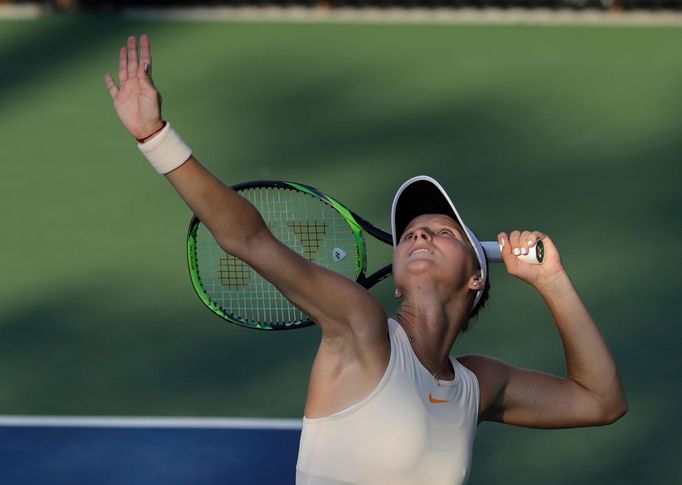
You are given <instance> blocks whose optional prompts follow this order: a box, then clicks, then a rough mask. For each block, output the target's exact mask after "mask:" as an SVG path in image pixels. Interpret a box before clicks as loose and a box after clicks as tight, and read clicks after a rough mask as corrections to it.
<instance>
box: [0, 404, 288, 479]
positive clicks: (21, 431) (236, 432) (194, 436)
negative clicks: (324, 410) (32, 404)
mask: <svg viewBox="0 0 682 485" xmlns="http://www.w3.org/2000/svg"><path fill="white" fill-rule="evenodd" d="M300 435H301V422H300V421H298V420H280V419H263V420H252V419H205V418H201V419H175V418H57V417H0V484H2V485H37V484H40V485H43V484H50V485H61V484H64V485H66V484H69V485H81V484H82V485H85V484H87V485H93V484H97V485H108V484H112V485H113V484H116V485H122V484H123V485H125V484H146V485H161V484H164V485H165V484H212V485H215V484H292V483H294V480H295V475H296V471H295V468H296V457H297V454H298V442H299V438H300Z"/></svg>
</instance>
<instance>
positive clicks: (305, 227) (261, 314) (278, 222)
mask: <svg viewBox="0 0 682 485" xmlns="http://www.w3.org/2000/svg"><path fill="white" fill-rule="evenodd" d="M232 189H233V190H235V191H236V192H238V193H239V195H241V196H242V197H244V198H245V199H247V200H248V201H249V202H250V203H251V204H253V205H254V206H255V207H256V209H258V211H259V212H260V214H261V216H262V217H263V219H264V221H265V224H266V225H267V226H268V229H269V230H270V231H271V232H272V234H273V235H274V236H275V237H276V238H277V239H279V240H280V241H281V242H282V243H283V244H285V245H287V246H288V247H289V248H291V249H292V250H294V251H296V252H297V253H298V254H300V255H301V256H303V257H304V258H306V259H308V260H309V261H312V262H314V263H315V264H319V265H321V266H323V267H325V268H327V269H330V270H332V271H335V272H337V273H340V274H342V275H343V276H346V277H347V278H350V279H352V280H355V281H356V282H358V283H359V284H360V285H362V286H364V287H365V288H371V287H372V286H374V285H376V284H377V283H379V282H380V281H381V280H383V279H384V278H386V277H387V276H389V275H390V274H391V264H387V265H386V266H384V267H382V268H380V269H379V270H377V271H375V272H374V273H372V274H371V275H367V252H366V249H365V234H369V235H371V236H372V237H374V238H376V239H377V240H379V241H381V242H384V243H386V244H388V245H393V239H392V236H391V234H390V233H389V232H386V231H384V230H382V229H379V228H378V227H376V226H374V225H373V224H371V223H370V222H368V221H366V220H365V219H363V218H362V217H360V216H359V215H357V214H356V213H355V212H353V211H351V210H350V209H348V208H347V207H345V206H344V205H343V204H341V203H340V202H339V201H337V200H336V199H333V198H332V197H330V196H329V195H326V194H324V193H323V192H321V191H319V190H317V189H315V188H313V187H310V186H307V185H304V184H300V183H294V182H282V181H270V180H260V181H254V182H245V183H241V184H238V185H235V186H233V187H232ZM482 245H483V247H484V250H485V252H486V256H487V258H488V260H489V261H491V262H495V261H501V260H502V257H501V252H500V246H499V244H498V243H497V241H491V242H484V243H482ZM536 247H537V251H538V255H541V252H542V247H541V241H540V242H538V246H536ZM532 249H535V248H532ZM529 256H530V255H527V256H526V257H529ZM187 258H188V263H189V271H190V276H191V280H192V285H193V286H194V289H195V291H196V293H197V295H198V296H199V298H200V299H201V301H202V302H203V303H204V304H205V305H206V306H207V307H208V308H209V309H211V311H213V312H214V313H215V314H216V315H219V316H220V317H222V318H224V319H225V320H227V321H228V322H231V323H235V324H237V325H241V326H243V327H247V328H253V329H261V330H289V329H295V328H303V327H307V326H309V325H312V324H313V323H314V322H313V321H311V320H310V318H309V317H308V315H306V314H305V313H303V312H302V311H301V310H300V309H298V308H297V307H296V306H295V305H293V304H292V303H291V302H289V300H287V299H286V298H285V297H284V296H283V295H282V294H281V293H280V292H279V291H278V290H277V288H275V286H274V285H273V284H272V283H270V282H269V281H267V280H265V279H264V278H263V277H261V276H260V275H259V274H258V273H257V272H256V271H254V270H253V269H252V268H251V267H250V266H248V265H247V264H246V263H244V262H242V261H241V260H239V259H238V258H236V257H234V256H232V255H230V254H228V253H226V252H225V251H224V250H223V249H222V248H221V247H220V246H219V245H218V243H217V242H216V241H215V239H214V238H213V236H212V235H211V233H210V232H209V231H208V229H207V228H206V226H204V225H203V224H202V223H201V221H200V220H199V219H198V218H197V217H196V216H194V217H192V220H191V221H190V225H189V230H188V232H187Z"/></svg>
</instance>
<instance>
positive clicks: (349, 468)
mask: <svg viewBox="0 0 682 485" xmlns="http://www.w3.org/2000/svg"><path fill="white" fill-rule="evenodd" d="M388 331H389V337H390V341H391V357H390V359H389V363H388V367H387V368H386V372H385V373H384V376H383V377H382V378H381V381H380V382H379V384H378V385H377V387H376V388H375V389H374V390H373V391H372V392H371V393H370V394H369V395H368V396H367V397H365V398H364V399H363V400H362V401H360V402H359V403H357V404H354V405H353V406H351V407H349V408H347V409H345V410H343V411H339V412H338V413H335V414H333V415H331V416H328V417H324V418H316V419H308V418H303V432H302V434H301V443H300V447H299V452H298V463H297V465H296V484H297V485H340V484H363V485H364V484H367V485H384V484H386V485H389V484H390V485H403V484H405V485H407V484H411V485H422V484H429V485H438V484H447V485H453V484H461V483H464V482H465V481H466V479H467V478H468V475H469V469H470V466H471V450H472V447H473V443H474V435H475V432H476V424H477V421H478V399H479V389H478V380H477V379H476V376H475V375H474V374H473V372H471V371H470V370H469V369H467V368H466V367H464V366H463V365H462V364H460V363H459V362H458V361H457V360H456V359H454V358H452V357H450V361H451V362H452V365H453V367H454V369H455V378H454V380H452V381H438V382H436V380H435V379H434V378H433V375H432V374H431V373H430V372H429V371H428V370H427V369H426V368H425V367H424V366H423V365H422V364H421V362H419V360H418V359H417V357H416V356H415V354H414V352H413V351H412V346H411V345H410V342H409V340H408V338H407V334H406V333H405V331H404V330H403V329H402V327H401V326H400V325H399V324H398V322H396V321H395V320H393V319H389V321H388Z"/></svg>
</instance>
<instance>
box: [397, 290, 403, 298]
mask: <svg viewBox="0 0 682 485" xmlns="http://www.w3.org/2000/svg"><path fill="white" fill-rule="evenodd" d="M395 297H396V299H398V300H399V299H400V298H402V297H403V294H402V293H401V292H400V290H399V289H398V288H396V289H395Z"/></svg>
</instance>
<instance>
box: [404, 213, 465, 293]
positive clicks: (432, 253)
mask: <svg viewBox="0 0 682 485" xmlns="http://www.w3.org/2000/svg"><path fill="white" fill-rule="evenodd" d="M474 261H475V253H474V249H473V248H472V247H471V244H470V243H469V240H468V239H467V237H466V235H465V233H464V230H463V229H462V227H461V226H460V225H459V224H458V223H457V222H455V220H454V219H452V218H451V217H449V216H447V215H444V214H424V215H421V216H418V217H415V218H414V219H412V221H410V223H409V224H408V225H407V228H405V231H404V232H403V234H402V235H401V236H400V239H399V241H398V245H397V246H396V248H395V250H394V252H393V275H394V278H395V281H396V286H397V287H398V288H401V289H403V288H405V289H406V288H408V287H409V286H410V285H409V281H410V279H413V278H415V277H423V276H428V275H430V276H432V277H433V278H436V279H437V280H438V283H441V284H446V285H451V286H452V290H453V291H455V290H457V289H459V288H461V287H462V285H464V284H467V283H468V280H469V278H470V277H471V276H472V275H473V274H474V273H475V271H476V264H475V263H474Z"/></svg>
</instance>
